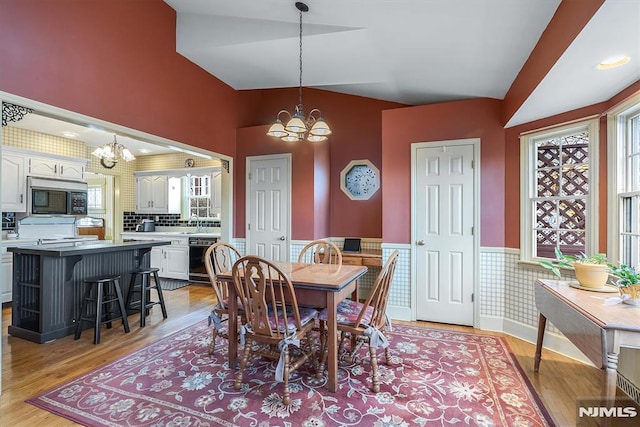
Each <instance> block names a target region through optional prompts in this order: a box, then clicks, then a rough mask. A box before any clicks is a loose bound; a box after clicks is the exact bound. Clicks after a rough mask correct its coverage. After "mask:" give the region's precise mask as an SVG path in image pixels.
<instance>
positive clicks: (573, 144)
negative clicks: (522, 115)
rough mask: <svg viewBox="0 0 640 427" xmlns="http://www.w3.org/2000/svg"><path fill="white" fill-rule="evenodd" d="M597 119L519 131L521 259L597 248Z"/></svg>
mask: <svg viewBox="0 0 640 427" xmlns="http://www.w3.org/2000/svg"><path fill="white" fill-rule="evenodd" d="M595 147H597V121H595V120H592V121H589V122H583V123H579V124H572V125H568V126H562V127H558V128H555V129H547V130H544V131H540V132H536V133H532V134H527V135H523V136H521V160H522V172H523V177H522V191H521V196H522V200H521V215H522V218H521V224H522V228H521V258H522V260H524V261H535V260H537V259H540V258H555V248H556V247H557V248H559V249H560V250H561V251H562V253H564V254H568V255H579V254H582V253H586V254H591V253H596V252H597V232H596V226H597V220H596V218H597V206H596V204H595V201H596V200H597V196H596V195H595V193H596V192H597V183H596V182H595V180H596V179H597V176H596V173H595V171H596V170H597V166H596V164H597V163H596V162H597V149H596V148H595Z"/></svg>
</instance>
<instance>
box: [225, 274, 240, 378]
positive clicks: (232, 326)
mask: <svg viewBox="0 0 640 427" xmlns="http://www.w3.org/2000/svg"><path fill="white" fill-rule="evenodd" d="M227 287H228V291H229V300H228V302H227V309H228V310H229V319H228V320H227V329H228V331H227V333H228V336H229V368H230V369H235V368H236V367H237V366H238V296H237V295H236V289H235V286H234V285H233V283H229V284H228V286H227Z"/></svg>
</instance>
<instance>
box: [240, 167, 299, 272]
mask: <svg viewBox="0 0 640 427" xmlns="http://www.w3.org/2000/svg"><path fill="white" fill-rule="evenodd" d="M290 164H291V162H290V156H289V155H282V156H261V157H252V158H248V159H247V170H248V171H249V175H248V177H247V185H246V188H247V197H248V201H247V207H248V209H247V210H248V212H247V229H246V233H247V254H251V255H258V256H261V257H264V258H267V259H269V260H272V261H288V260H289V243H290V236H289V230H290V211H291V208H290V196H289V194H290V188H291V184H290V176H291V169H290Z"/></svg>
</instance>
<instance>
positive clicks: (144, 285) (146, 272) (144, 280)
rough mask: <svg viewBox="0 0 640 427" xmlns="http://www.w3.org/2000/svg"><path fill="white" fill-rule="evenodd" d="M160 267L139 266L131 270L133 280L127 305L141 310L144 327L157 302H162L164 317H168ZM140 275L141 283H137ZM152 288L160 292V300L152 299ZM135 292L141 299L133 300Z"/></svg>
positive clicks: (128, 307)
mask: <svg viewBox="0 0 640 427" xmlns="http://www.w3.org/2000/svg"><path fill="white" fill-rule="evenodd" d="M159 270H160V269H158V268H145V267H141V268H137V269H135V270H133V271H132V272H131V280H130V282H129V291H128V292H127V302H126V304H125V307H126V308H127V309H132V310H140V327H141V328H144V326H145V323H146V317H147V314H148V312H149V309H150V308H151V307H153V306H154V305H156V304H160V308H162V317H164V318H165V319H166V318H167V307H166V306H165V304H164V297H163V296H162V288H161V287H160V279H159V278H158V271H159ZM152 275H153V285H152V284H151V276H152ZM138 276H140V284H138V283H136V282H137V278H138ZM151 289H155V290H156V292H157V293H158V301H151V292H150V290H151ZM134 293H139V294H140V300H139V301H133V300H132V296H133V294H134Z"/></svg>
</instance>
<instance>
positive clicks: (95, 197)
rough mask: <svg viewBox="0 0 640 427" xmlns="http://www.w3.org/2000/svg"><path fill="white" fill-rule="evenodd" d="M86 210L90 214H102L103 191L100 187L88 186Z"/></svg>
mask: <svg viewBox="0 0 640 427" xmlns="http://www.w3.org/2000/svg"><path fill="white" fill-rule="evenodd" d="M87 209H88V210H89V211H91V212H104V210H105V206H104V191H103V187H102V185H89V187H88V188H87Z"/></svg>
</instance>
